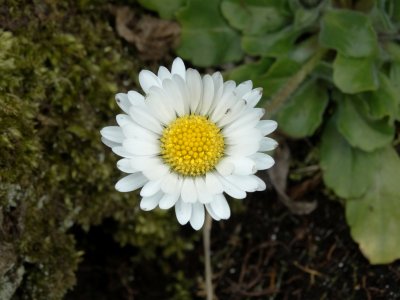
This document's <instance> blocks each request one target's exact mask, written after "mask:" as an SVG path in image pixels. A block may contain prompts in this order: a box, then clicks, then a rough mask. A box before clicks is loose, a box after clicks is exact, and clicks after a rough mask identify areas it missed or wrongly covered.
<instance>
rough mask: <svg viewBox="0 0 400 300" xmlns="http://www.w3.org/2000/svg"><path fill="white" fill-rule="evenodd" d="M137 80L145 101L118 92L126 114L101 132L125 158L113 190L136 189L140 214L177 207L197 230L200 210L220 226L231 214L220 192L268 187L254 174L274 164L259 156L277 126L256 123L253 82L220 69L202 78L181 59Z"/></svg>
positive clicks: (239, 193) (241, 193)
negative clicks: (225, 78)
mask: <svg viewBox="0 0 400 300" xmlns="http://www.w3.org/2000/svg"><path fill="white" fill-rule="evenodd" d="M139 82H140V85H141V87H142V89H143V91H144V96H143V95H141V94H140V93H138V92H136V91H130V92H128V93H127V94H123V93H120V94H117V95H116V101H117V103H118V105H119V106H120V107H121V109H122V110H123V111H124V112H125V114H120V115H117V123H118V126H109V127H105V128H103V129H102V130H101V135H102V141H103V142H104V144H106V145H107V146H109V147H111V148H112V151H113V152H114V153H116V154H117V155H119V156H122V157H123V158H122V159H121V160H119V161H118V163H117V167H118V168H119V169H120V170H121V171H123V172H125V173H128V174H129V175H127V176H125V177H123V178H122V179H120V180H119V181H118V182H117V184H116V185H115V188H116V189H117V190H118V191H120V192H131V191H134V190H136V189H139V188H141V191H140V195H141V196H142V199H141V202H140V207H141V208H142V209H143V210H152V209H154V208H156V207H157V206H158V207H160V208H161V209H169V208H172V207H173V206H175V213H176V217H177V219H178V221H179V223H180V224H182V225H183V224H186V223H187V222H190V224H191V226H192V227H193V228H194V229H196V230H198V229H200V228H201V227H202V226H203V223H204V218H205V211H207V212H208V213H209V214H210V216H211V217H212V218H213V219H214V220H217V221H218V220H221V219H228V218H229V217H230V215H231V211H230V208H229V204H228V202H227V200H226V198H225V196H224V193H226V194H228V195H229V196H231V197H233V198H237V199H243V198H245V197H246V192H254V191H262V190H264V189H265V187H266V186H265V183H264V182H263V181H262V180H261V179H260V178H258V177H257V176H256V175H254V174H255V173H256V172H257V171H258V170H265V169H268V168H270V167H272V165H273V164H274V160H273V159H272V157H271V156H269V155H268V154H265V153H263V152H264V151H270V150H273V149H274V148H275V147H276V146H277V143H276V141H275V140H273V139H271V138H268V137H265V136H266V135H268V134H270V133H271V132H272V131H274V130H275V129H276V127H277V123H276V122H275V121H272V120H260V119H261V117H262V116H263V115H264V110H263V109H261V108H256V107H255V106H256V104H257V103H258V101H259V100H260V99H261V95H262V89H261V88H256V89H253V84H252V82H251V81H250V80H249V81H246V82H243V83H241V84H239V85H238V86H236V84H235V82H233V81H226V82H223V79H222V76H221V74H220V73H219V72H216V73H214V74H212V75H204V76H203V77H201V76H200V74H199V72H198V71H197V70H194V69H186V68H185V65H184V63H183V61H182V60H181V59H180V58H176V59H175V60H174V62H173V64H172V69H171V71H169V70H168V69H167V68H165V67H160V68H159V70H158V74H157V75H155V74H154V73H152V72H150V71H147V70H143V71H141V72H140V74H139Z"/></svg>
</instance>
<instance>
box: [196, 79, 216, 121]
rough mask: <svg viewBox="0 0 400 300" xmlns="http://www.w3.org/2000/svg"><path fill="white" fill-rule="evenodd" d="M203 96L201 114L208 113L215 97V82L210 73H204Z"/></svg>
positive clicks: (200, 106)
mask: <svg viewBox="0 0 400 300" xmlns="http://www.w3.org/2000/svg"><path fill="white" fill-rule="evenodd" d="M202 95H203V97H202V100H201V105H199V108H200V110H199V114H200V115H207V114H208V112H209V110H210V107H211V104H212V101H213V99H214V82H213V79H212V78H211V76H210V75H208V74H207V75H204V77H203V93H202Z"/></svg>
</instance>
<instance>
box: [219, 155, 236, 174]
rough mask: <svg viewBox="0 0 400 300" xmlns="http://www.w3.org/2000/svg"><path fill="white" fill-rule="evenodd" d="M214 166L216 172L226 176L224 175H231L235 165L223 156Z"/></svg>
mask: <svg viewBox="0 0 400 300" xmlns="http://www.w3.org/2000/svg"><path fill="white" fill-rule="evenodd" d="M215 168H216V169H217V171H218V173H220V174H221V175H224V176H226V175H231V174H232V173H233V170H234V168H235V166H234V165H233V163H232V162H230V161H229V160H227V159H225V158H223V159H221V161H220V162H219V163H218V164H217V165H216V166H215Z"/></svg>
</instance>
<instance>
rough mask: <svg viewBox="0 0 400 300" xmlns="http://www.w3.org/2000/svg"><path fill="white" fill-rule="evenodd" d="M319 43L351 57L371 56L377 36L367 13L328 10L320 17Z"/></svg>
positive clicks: (374, 49) (375, 49) (374, 51)
mask: <svg viewBox="0 0 400 300" xmlns="http://www.w3.org/2000/svg"><path fill="white" fill-rule="evenodd" d="M319 37H320V43H321V45H323V46H324V47H327V48H333V49H335V50H337V51H338V52H339V53H340V54H342V55H345V56H351V57H366V56H371V55H373V54H374V53H376V51H377V37H376V33H375V31H374V29H373V27H372V24H371V22H370V20H369V18H368V16H367V15H364V14H362V13H359V12H356V11H351V10H330V11H327V12H326V13H325V15H324V16H323V18H322V23H321V31H320V36H319Z"/></svg>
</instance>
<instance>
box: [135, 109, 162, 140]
mask: <svg viewBox="0 0 400 300" xmlns="http://www.w3.org/2000/svg"><path fill="white" fill-rule="evenodd" d="M129 115H130V116H131V118H132V120H133V121H135V122H136V123H137V124H139V125H140V126H142V127H144V128H146V129H148V130H150V131H153V132H154V133H157V134H161V133H162V131H163V127H162V126H161V124H160V122H159V121H158V120H157V119H156V118H154V117H153V116H152V115H151V114H150V113H149V111H148V109H145V108H143V107H139V106H132V107H131V109H130V111H129Z"/></svg>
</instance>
